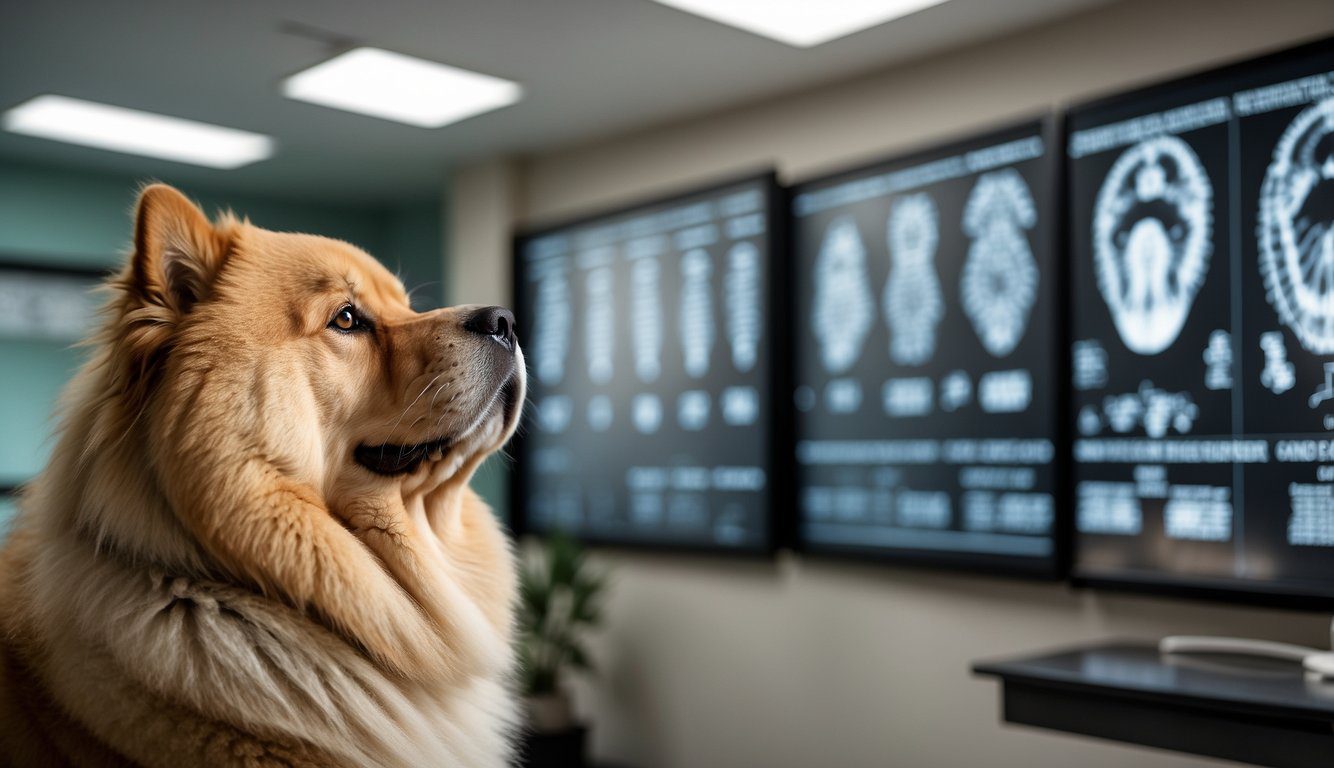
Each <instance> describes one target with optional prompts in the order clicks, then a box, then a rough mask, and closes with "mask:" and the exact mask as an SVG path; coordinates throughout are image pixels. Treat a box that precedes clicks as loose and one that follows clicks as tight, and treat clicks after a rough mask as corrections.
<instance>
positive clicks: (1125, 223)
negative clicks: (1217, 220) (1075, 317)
mask: <svg viewBox="0 0 1334 768" xmlns="http://www.w3.org/2000/svg"><path fill="white" fill-rule="evenodd" d="M1212 226H1213V188H1212V186H1211V185H1210V182H1209V178H1208V175H1207V174H1206V173H1205V170H1204V166H1203V165H1201V163H1200V159H1199V157H1198V156H1197V155H1196V154H1195V150H1193V149H1191V147H1190V145H1189V144H1187V143H1186V142H1184V141H1182V140H1181V139H1179V138H1177V137H1175V136H1158V137H1155V138H1152V139H1146V140H1145V141H1142V142H1140V143H1139V144H1136V145H1134V146H1133V147H1131V148H1130V149H1128V150H1126V151H1125V152H1124V153H1123V154H1122V155H1121V156H1120V157H1119V158H1117V160H1116V162H1115V163H1114V164H1113V165H1112V168H1111V171H1109V172H1108V174H1107V178H1106V179H1104V180H1103V183H1102V188H1101V189H1100V190H1099V192H1098V197H1097V202H1096V203H1095V206H1094V210H1093V260H1094V269H1095V271H1096V273H1097V278H1098V289H1099V290H1100V291H1101V293H1102V297H1103V300H1104V301H1106V302H1107V308H1108V309H1109V310H1110V311H1111V315H1112V321H1113V323H1114V324H1115V325H1116V330H1117V333H1118V334H1119V335H1120V336H1121V341H1123V342H1124V343H1125V345H1126V347H1127V348H1128V349H1130V350H1131V351H1132V352H1136V353H1138V354H1141V355H1155V354H1158V353H1159V352H1162V351H1163V350H1165V349H1167V348H1168V347H1169V346H1171V345H1172V342H1174V341H1176V338H1177V336H1178V335H1179V334H1180V333H1181V328H1182V326H1184V325H1185V323H1186V318H1187V316H1189V314H1190V308H1191V305H1192V304H1193V303H1194V301H1195V295H1196V294H1197V293H1198V292H1199V289H1200V285H1201V284H1203V282H1204V278H1205V275H1206V274H1207V273H1208V270H1209V258H1210V255H1211V253H1212V250H1213V238H1212V232H1211V230H1212Z"/></svg>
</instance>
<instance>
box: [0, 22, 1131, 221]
mask: <svg viewBox="0 0 1334 768" xmlns="http://www.w3.org/2000/svg"><path fill="white" fill-rule="evenodd" d="M822 1H824V2H837V1H838V0H822ZM1105 2H1108V0H950V2H947V3H945V4H943V5H939V6H936V7H933V8H929V9H927V10H925V11H922V12H919V13H917V14H914V15H912V16H909V17H906V18H903V19H899V20H897V21H893V22H890V23H889V24H885V25H882V26H880V27H877V28H873V29H870V30H866V31H863V32H860V33H857V34H854V35H851V36H849V37H846V38H843V39H841V40H836V41H833V42H830V43H827V44H825V45H822V46H818V47H816V48H811V49H797V48H791V47H788V46H786V45H783V44H781V43H778V42H774V41H771V40H768V39H765V38H761V37H757V36H754V35H751V34H749V33H746V32H742V31H740V30H736V29H733V28H730V27H726V26H723V25H720V24H717V23H714V22H710V21H707V20H705V19H701V18H698V17H695V16H691V15H689V14H686V13H683V12H681V11H677V10H674V9H671V8H668V7H666V6H663V5H659V4H657V3H654V2H651V0H474V1H473V2H466V1H465V0H378V1H377V2H365V1H353V0H344V1H343V2H330V1H329V0H268V1H261V0H235V1H232V2H203V1H202V0H137V1H136V2H134V3H120V2H107V0H46V1H44V2H22V0H0V22H3V23H0V111H3V110H5V109H8V108H9V107H11V106H13V105H15V104H17V103H19V102H22V101H24V100H26V99H28V98H30V97H32V96H35V95H38V94H42V93H58V94H63V95H67V96H73V97H77V98H83V99H89V100H92V101H100V102H106V103H111V104H117V105H120V106H126V107H132V108H135V109H142V110H147V111H150V112H160V113H164V114H169V115H175V116H180V117H186V118H190V119H194V120H201V121H205V122H210V123H217V124H220V125H226V126H230V127H235V128H242V129H246V130H250V131H257V132H260V133H265V134H269V135H271V136H274V137H275V138H276V139H277V141H278V151H277V154H276V155H275V156H274V157H273V158H272V159H270V160H267V161H264V162H260V163H256V164H254V165H251V166H247V167H245V168H241V169H239V170H233V171H218V170H210V169H204V168H194V167H191V166H184V165H179V164H176V163H170V162H166V161H156V160H149V159H145V158H137V157H131V156H127V155H118V154H114V153H109V152H104V151H99V150H93V149H86V148H81V147H75V146H70V145H64V144H59V143H55V142H51V141H44V140H41V139H35V138H29V137H24V136H18V135H15V134H9V133H0V158H11V159H19V160H23V161H27V162H33V163H41V164H56V165H61V166H70V167H79V168H91V169H96V170H102V171H106V172H109V173H122V174H132V175H135V176H153V177H161V178H169V179H172V180H174V181H178V182H179V183H188V184H194V185H200V186H207V187H209V188H212V189H217V190H232V191H238V192H248V193H261V194H267V195H272V196H277V197H296V196H300V197H303V198H306V199H312V198H314V199H321V200H327V201H330V202H334V201H338V202H349V203H352V202H355V203H369V202H374V201H393V200H402V199H409V198H414V197H425V196H429V195H431V194H435V193H438V190H439V187H440V185H441V183H442V180H443V179H444V178H445V176H446V174H447V172H448V169H449V168H451V167H453V166H457V165H459V164H463V163H467V162H470V161H475V160H478V159H481V158H484V157H487V156H491V155H494V154H499V153H519V154H526V153H537V152H542V151H546V150H549V149H552V148H555V147H560V146H566V145H572V144H580V143H585V142H589V141H593V140H596V139H597V138H599V137H602V136H607V135H611V134H616V133H621V132H625V131H630V130H634V129H636V128H640V127H644V126H648V125H651V124H654V123H660V122H665V121H671V120H677V119H684V118H686V117H689V116H692V115H697V114H703V113H707V112H710V111H714V110H719V109H725V108H727V107H729V106H732V105H736V104H739V103H745V102H751V101H757V100H761V99H764V98H768V97H773V96H775V95H778V94H781V93H783V92H787V91H794V90H800V89H805V88H809V87H813V86H816V85H818V84H820V83H822V82H829V81H833V80H837V79H839V78H843V77H848V76H851V75H856V74H860V73H864V72H868V71H872V70H876V69H880V68H884V67H886V66H888V65H891V64H893V63H895V62H899V61H903V60H906V59H909V58H914V57H919V56H923V55H925V54H928V53H933V52H938V51H941V50H943V49H946V48H949V47H954V46H959V45H963V44H966V43H969V42H973V41H976V40H980V39H983V38H986V37H992V36H996V35H1000V34H1004V33H1007V32H1010V31H1013V30H1016V29H1019V28H1021V27H1025V26H1031V25H1033V24H1037V23H1039V22H1042V21H1046V20H1049V19H1052V18H1055V17H1057V16H1061V15H1066V14H1070V13H1073V12H1076V11H1079V10H1082V9H1084V8H1088V7H1091V6H1094V5H1100V4H1103V3H1105ZM293 23H295V24H297V25H303V26H305V27H310V28H313V30H311V29H307V30H304V31H300V32H296V33H294V32H293V31H292V30H291V28H290V27H291V26H292V24H293ZM321 38H323V39H321ZM332 38H343V39H344V40H345V41H346V44H352V43H365V44H371V45H375V46H378V47H383V48H388V49H391V50H396V51H400V52H403V53H407V54H411V55H415V56H420V57H423V58H427V59H433V60H436V61H441V62H444V63H447V64H452V65H455V66H460V67H464V68H467V69H473V70H476V71H479V72H485V73H487V74H492V75H498V76H500V77H505V78H509V79H512V80H516V81H518V82H520V83H522V84H523V86H524V88H525V92H526V95H525V98H524V99H523V100H522V101H521V102H519V103H518V104H516V105H514V106H511V107H507V108H505V109H502V110H499V111H496V112H492V113H489V114H485V115H481V116H478V117H474V118H472V119H469V120H466V121H463V122H461V123H456V124H454V125H450V126H446V127H444V128H439V129H434V130H429V129H422V128H416V127H412V126H407V125H399V124H397V123H390V122H385V121H382V120H377V119H374V118H370V117H363V116H360V115H354V114H350V113H345V112H338V111H334V110H331V109H327V108H324V107H319V106H316V105H313V104H306V103H302V102H296V101H291V100H288V99H285V98H283V97H282V96H281V94H280V93H279V82H280V81H281V80H282V78H284V77H286V76H287V75H290V74H292V73H295V72H297V71H299V70H302V69H304V68H306V67H309V66H310V65H312V64H315V63H317V62H319V61H322V60H324V59H326V58H329V57H330V56H331V55H332V53H333V52H334V50H335V48H334V47H333V46H332V45H331V43H330V42H329V40H330V39H332Z"/></svg>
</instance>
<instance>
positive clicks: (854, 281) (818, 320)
mask: <svg viewBox="0 0 1334 768" xmlns="http://www.w3.org/2000/svg"><path fill="white" fill-rule="evenodd" d="M874 305H875V300H874V299H873V298H872V297H871V286H870V281H869V280H868V278H867V275H866V246H865V245H863V244H862V237H861V234H860V233H859V232H858V231H857V222H856V221H855V220H853V218H852V216H849V215H843V216H840V217H838V218H837V219H834V221H833V222H832V223H831V224H830V225H829V228H828V229H827V230H826V231H825V235H824V240H823V242H821V244H820V254H819V256H818V257H817V258H816V262H815V308H814V310H813V311H812V312H811V325H812V330H813V331H814V332H815V338H816V339H818V340H819V342H820V360H821V361H822V363H823V364H824V367H825V370H827V371H829V372H830V373H834V374H838V373H843V372H844V371H846V370H847V369H848V368H850V367H852V364H853V363H855V362H857V358H858V357H860V356H861V353H862V345H863V344H865V343H866V334H868V333H870V331H871V324H872V323H873V322H874V321H875V319H874V318H873V317H872V313H873V312H874Z"/></svg>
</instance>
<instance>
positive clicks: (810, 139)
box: [451, 0, 1334, 768]
mask: <svg viewBox="0 0 1334 768" xmlns="http://www.w3.org/2000/svg"><path fill="white" fill-rule="evenodd" d="M1331 32H1334V3H1332V2H1330V1H1329V0H1315V1H1313V2H1297V1H1296V0H1293V1H1291V2H1236V1H1232V0H1213V1H1208V0H1148V1H1138V0H1137V1H1134V2H1123V3H1117V4H1114V5H1111V6H1108V7H1105V8H1102V9H1099V10H1096V11H1094V12H1090V13H1086V14H1083V15H1080V16H1077V17H1072V18H1069V19H1067V20H1064V21H1061V22H1057V23H1054V24H1049V25H1046V26H1043V27H1041V28H1037V29H1034V30H1031V31H1029V32H1026V33H1023V34H1019V35H1014V36H1010V37H1006V38H1003V39H999V40H996V41H992V42H989V43H985V44H982V45H978V46H974V47H970V48H968V49H964V50H958V51H953V52H949V53H946V54H942V55H939V56H935V57H932V58H930V59H928V60H923V61H919V62H916V63H912V64H909V65H907V66H902V67H898V68H895V69H893V70H890V71H886V72H882V73H878V74H872V75H868V76H865V77H862V78H858V79H856V80H853V81H849V82H844V83H839V84H834V85H830V86H828V87H825V88H820V89H817V90H815V91H812V92H806V93H801V94H797V95H794V96H791V97H788V98H783V99H777V100H773V101H767V102H764V103H760V104H754V105H750V106H746V107H744V108H738V109H736V110H734V111H729V112H727V113H724V114H718V115H713V116H707V117H702V118H699V119H695V120H691V121H687V122H683V123H679V124H675V125H671V126H664V127H660V128H655V129H653V130H648V131H644V132H640V133H637V134H634V135H629V136H621V137H614V138H610V139H608V140H605V141H601V142H597V143H595V144H592V145H589V146H585V147H578V148H571V149H568V150H563V151H558V152H553V153H550V154H546V155H542V156H538V157H534V158H528V159H527V160H526V161H524V162H523V163H522V164H521V165H520V166H518V167H517V170H516V175H514V176H512V177H507V178H510V180H511V181H512V183H513V188H512V189H511V190H510V192H511V193H512V194H513V197H511V198H507V202H506V203H505V204H506V205H509V206H512V209H511V212H512V213H514V214H518V215H517V216H516V221H518V222H521V223H525V224H533V223H539V222H544V221H551V220H554V219H558V218H562V217H564V216H567V215H570V214H573V213H577V212H582V211H586V210H590V209H594V208H596V207H598V206H602V205H606V204H616V203H620V202H622V201H624V200H625V199H627V198H636V197H639V196H642V195H644V194H647V193H653V192H656V191H660V190H670V189H673V188H677V187H680V186H682V185H693V184H697V183H700V182H705V181H708V180H710V179H712V178H714V177H717V176H720V175H727V174H729V173H733V172H735V171H738V170H742V169H748V168H754V167H758V166H763V165H775V166H777V168H778V169H779V172H780V174H781V175H782V176H783V177H784V178H785V179H787V180H800V179H801V178H803V177H805V176H808V175H811V174H814V173H817V172H819V171H822V170H825V169H828V168H830V167H833V166H840V165H844V164H847V163H849V162H851V161H856V160H859V159H862V158H871V157H874V156H876V155H880V154H884V153H886V152H892V151H895V150H898V149H901V148H906V147H910V146H913V145H917V144H920V143H923V142H930V141H934V140H937V139H939V138H941V137H944V136H947V135H950V134H956V133H960V132H966V131H969V130H971V129H973V128H978V127H984V126H987V125H989V124H992V123H995V122H997V121H1004V120H1007V119H1010V118H1015V117H1020V116H1024V115H1028V114H1031V113H1033V112H1035V111H1037V110H1041V109H1044V108H1047V107H1049V106H1051V105H1054V104H1058V103H1061V102H1065V101H1068V100H1076V99H1080V98H1083V97H1085V96H1090V95H1095V94H1097V93H1100V92H1104V91H1107V90H1114V89H1119V88H1123V87H1126V86H1130V85H1134V84H1136V83H1140V82H1147V81H1152V80H1155V79H1160V78H1163V77H1165V76H1169V75H1173V74H1178V73H1183V72H1186V71H1189V70H1192V69H1195V68H1198V67H1201V66H1204V65H1209V64H1213V63H1217V62H1222V61H1226V60H1229V59H1233V58H1237V57H1240V56H1244V55H1246V54H1250V53H1255V52H1260V51H1264V50H1267V49H1270V48H1273V47H1276V46H1283V45H1286V44H1289V43H1292V42H1296V41H1300V40H1304V39H1309V38H1312V37H1316V36H1320V35H1322V34H1330V33H1331ZM492 165H493V166H495V164H492ZM499 167H503V168H511V166H509V165H508V164H507V163H506V162H503V161H502V162H500V163H499ZM487 168H488V167H487V166H483V167H482V168H481V169H474V171H475V172H474V173H472V174H471V176H470V175H469V174H468V173H465V174H461V175H460V177H459V180H458V182H459V183H458V184H457V185H456V187H455V189H454V193H453V197H452V199H453V200H455V201H464V200H466V199H467V197H468V196H469V195H471V194H478V195H482V194H486V191H487V189H488V186H487V183H486V181H485V180H486V178H487V173H488V170H487ZM489 172H490V173H497V172H499V171H496V169H495V167H491V168H490V171H489ZM470 179H471V180H470ZM492 191H494V190H492ZM456 205H457V203H456ZM474 207H475V208H477V207H484V206H474ZM492 214H494V212H491V213H486V212H483V211H477V210H474V211H473V212H472V214H471V215H470V216H459V215H456V216H455V218H454V227H455V229H454V232H455V243H456V245H460V246H461V245H463V244H464V243H466V242H483V241H486V240H487V238H491V240H495V239H496V238H497V237H498V236H497V234H496V233H494V232H490V233H478V230H479V229H482V228H489V227H494V226H496V225H497V222H496V221H495V219H497V218H502V217H498V216H495V215H492ZM454 253H455V254H456V255H457V256H458V260H457V261H456V273H458V274H461V275H467V276H469V277H467V278H466V279H464V278H461V277H456V280H455V281H453V282H452V283H451V284H452V285H453V286H455V287H456V291H459V292H456V294H455V295H456V296H462V295H464V294H463V293H461V292H462V291H464V290H466V286H470V285H474V284H477V285H482V286H491V285H498V284H499V285H504V284H507V283H506V282H505V281H507V280H508V264H507V262H506V261H505V259H504V258H502V255H503V254H499V253H497V252H494V251H471V252H469V251H467V250H455V251H454ZM473 280H476V281H479V282H476V283H474V282H472V281H473ZM487 296H488V298H486V299H484V300H489V296H490V294H487ZM468 299H469V300H474V299H473V298H472V297H468ZM599 561H600V562H601V563H604V564H606V565H607V566H609V567H610V568H612V569H613V570H614V573H615V588H614V589H613V591H612V594H611V597H610V601H609V611H608V615H609V617H610V622H609V625H608V626H607V628H606V631H605V632H604V633H603V634H602V636H601V637H600V639H599V641H598V642H597V643H596V650H597V657H598V660H599V661H600V663H601V665H602V672H601V674H600V675H599V677H598V678H596V680H594V681H592V683H591V684H587V685H583V686H581V687H580V688H579V702H578V703H579V707H580V709H581V711H583V712H584V713H586V714H587V715H588V716H589V717H590V719H591V720H592V722H593V723H595V729H596V731H595V745H596V751H597V753H598V755H599V756H600V757H602V758H604V759H608V760H611V759H614V760H617V761H621V762H624V763H626V764H627V765H634V766H643V767H644V768H657V767H663V768H666V767H672V768H675V767H680V768H686V767H690V768H702V767H705V766H766V767H772V768H781V767H782V766H825V765H828V766H862V765H865V766H886V765H894V766H963V765H979V766H986V768H1005V767H1007V766H1013V767H1014V768H1021V767H1022V768H1029V767H1030V766H1071V765H1079V766H1083V767H1088V768H1092V767H1093V766H1120V765H1127V764H1134V765H1145V766H1185V765H1205V764H1209V763H1207V762H1206V761H1197V760H1194V759H1191V758H1186V757H1180V756H1175V755H1172V754H1169V753H1164V752H1154V751H1148V750H1140V749H1136V748H1131V747H1125V746H1120V745H1112V744H1108V743H1103V742H1095V741H1091V740H1084V739H1078V738H1074V737H1067V736H1060V735H1054V734H1048V733H1044V732H1038V731H1032V730H1024V729H1014V728H1004V727H1001V726H1000V725H999V723H998V707H997V691H996V686H995V684H994V683H992V682H989V681H981V680H975V679H973V678H971V677H970V676H969V674H968V665H969V663H970V662H971V661H972V660H974V659H978V658H984V657H993V656H1003V655H1005V654H1010V653H1016V652H1023V651H1029V650H1035V649H1040V648H1044V647H1050V646H1057V645H1061V644H1065V643H1072V642H1077V641H1081V640H1086V639H1097V638H1108V637H1143V638H1156V637H1158V636H1161V635H1163V634H1167V633H1210V632H1212V633H1231V634H1243V635H1252V636H1262V637H1267V638H1273V639H1282V640H1289V641H1294V642H1302V643H1307V644H1323V643H1326V642H1328V639H1327V635H1326V631H1327V628H1328V619H1327V618H1323V617H1320V616H1315V615H1302V614H1291V613H1283V612H1277V611H1260V610H1251V609H1241V608H1234V607H1228V606H1221V605H1210V604H1201V603H1192V602H1179V601H1172V600H1150V599H1143V598H1131V597H1124V596H1117V595H1110V594H1096V593H1074V592H1072V591H1070V590H1069V589H1068V588H1067V587H1064V586H1060V585H1044V584H1033V583H1025V582H1016V581H1006V580H1000V579H988V578H980V577H975V576H961V575H952V574H945V573H936V572H927V571H917V570H904V569H895V568H888V567H883V568H882V567H868V566H853V565H839V564H831V563H828V562H817V561H808V560H801V559H798V558H794V557H790V556H784V557H782V558H780V559H779V560H778V561H777V562H776V563H756V562H734V561H725V560H719V559H708V558H687V557H667V556H645V555H634V554H625V553H612V552H608V553H605V554H603V555H602V556H601V557H599Z"/></svg>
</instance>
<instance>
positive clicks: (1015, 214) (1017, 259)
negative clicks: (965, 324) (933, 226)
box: [959, 168, 1039, 357]
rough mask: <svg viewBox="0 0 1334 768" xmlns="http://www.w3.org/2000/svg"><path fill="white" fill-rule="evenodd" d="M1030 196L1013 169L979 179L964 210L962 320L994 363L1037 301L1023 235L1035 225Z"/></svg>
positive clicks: (1019, 334) (1034, 268)
mask: <svg viewBox="0 0 1334 768" xmlns="http://www.w3.org/2000/svg"><path fill="white" fill-rule="evenodd" d="M1037 220H1038V216H1037V210H1036V209H1035V208H1034V207H1033V194H1032V193H1031V192H1029V190H1028V184H1026V183H1025V182H1024V177H1023V176H1020V175H1019V172H1018V171H1016V170H1014V169H1013V168H1004V169H1001V170H999V171H992V172H991V173H984V174H982V176H980V177H979V178H978V180H977V184H976V185H975V186H974V187H973V191H972V193H971V194H969V196H968V202H967V203H966V204H965V205H964V210H963V230H964V233H965V234H967V235H968V237H969V238H970V239H971V240H972V242H971V244H970V245H969V246H968V260H967V261H965V262H964V265H963V275H962V276H961V277H960V278H959V296H960V299H961V300H962V302H963V311H964V314H965V315H967V316H968V319H969V321H971V322H972V324H973V330H974V331H976V332H977V338H978V339H979V340H981V342H982V346H983V347H986V350H987V351H988V352H990V353H991V354H993V355H995V356H996V357H1004V356H1006V355H1008V354H1010V352H1012V351H1014V348H1015V346H1017V345H1018V344H1019V340H1020V339H1022V338H1023V337H1024V329H1025V328H1027V326H1028V316H1029V313H1031V312H1032V310H1033V304H1034V302H1036V301H1037V296H1038V280H1039V275H1038V264H1037V261H1036V260H1035V259H1034V258H1033V250H1032V249H1031V248H1030V247H1029V245H1028V234H1027V230H1029V229H1032V228H1033V226H1034V225H1036V224H1037Z"/></svg>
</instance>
